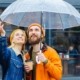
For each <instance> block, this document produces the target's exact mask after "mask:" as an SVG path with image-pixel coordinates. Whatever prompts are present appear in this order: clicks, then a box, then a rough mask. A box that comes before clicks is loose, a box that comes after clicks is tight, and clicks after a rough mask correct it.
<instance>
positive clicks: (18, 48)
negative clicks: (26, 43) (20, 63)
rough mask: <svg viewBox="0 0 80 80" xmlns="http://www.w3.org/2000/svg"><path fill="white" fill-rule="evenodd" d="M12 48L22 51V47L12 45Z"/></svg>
mask: <svg viewBox="0 0 80 80" xmlns="http://www.w3.org/2000/svg"><path fill="white" fill-rule="evenodd" d="M13 48H14V49H17V50H19V51H20V52H21V51H22V45H14V46H13Z"/></svg>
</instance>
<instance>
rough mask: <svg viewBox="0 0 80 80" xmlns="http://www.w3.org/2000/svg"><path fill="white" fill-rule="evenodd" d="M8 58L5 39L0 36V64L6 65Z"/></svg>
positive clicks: (8, 53)
mask: <svg viewBox="0 0 80 80" xmlns="http://www.w3.org/2000/svg"><path fill="white" fill-rule="evenodd" d="M9 57H10V50H9V48H7V38H6V37H1V36H0V64H3V63H4V61H5V62H6V63H7V61H8V60H9Z"/></svg>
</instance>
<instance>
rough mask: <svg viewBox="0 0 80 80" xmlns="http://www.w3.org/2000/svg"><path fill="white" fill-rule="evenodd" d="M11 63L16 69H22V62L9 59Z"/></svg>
mask: <svg viewBox="0 0 80 80" xmlns="http://www.w3.org/2000/svg"><path fill="white" fill-rule="evenodd" d="M11 63H13V65H15V66H16V67H17V68H21V67H23V62H22V61H19V60H16V59H13V58H11Z"/></svg>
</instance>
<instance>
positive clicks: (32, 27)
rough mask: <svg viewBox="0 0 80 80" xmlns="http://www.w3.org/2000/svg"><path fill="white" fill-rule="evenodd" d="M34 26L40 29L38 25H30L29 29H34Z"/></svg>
mask: <svg viewBox="0 0 80 80" xmlns="http://www.w3.org/2000/svg"><path fill="white" fill-rule="evenodd" d="M35 28H37V29H40V27H39V26H31V27H30V28H29V29H35Z"/></svg>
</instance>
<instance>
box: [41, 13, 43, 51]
mask: <svg viewBox="0 0 80 80" xmlns="http://www.w3.org/2000/svg"><path fill="white" fill-rule="evenodd" d="M40 24H41V28H42V27H43V12H41V19H40ZM41 30H42V29H41ZM41 36H42V34H41ZM41 44H42V39H41V40H40V50H42V47H41Z"/></svg>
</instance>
